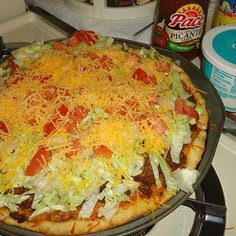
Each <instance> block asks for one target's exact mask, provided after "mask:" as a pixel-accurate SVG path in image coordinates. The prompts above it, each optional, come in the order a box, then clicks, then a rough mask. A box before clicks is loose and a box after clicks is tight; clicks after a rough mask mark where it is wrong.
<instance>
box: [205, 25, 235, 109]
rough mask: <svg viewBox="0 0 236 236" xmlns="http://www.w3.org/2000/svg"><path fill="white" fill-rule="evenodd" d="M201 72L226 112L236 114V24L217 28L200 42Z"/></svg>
mask: <svg viewBox="0 0 236 236" xmlns="http://www.w3.org/2000/svg"><path fill="white" fill-rule="evenodd" d="M202 53H203V56H204V59H203V63H202V70H203V72H204V73H205V75H206V76H207V77H208V78H209V79H210V81H211V82H212V83H213V85H214V86H215V88H216V89H217V91H218V93H219V95H220V96H221V98H222V101H223V103H224V106H225V110H226V111H230V112H236V24H233V25H224V26H218V27H216V28H213V29H211V30H210V31H208V32H207V33H206V35H205V36H204V37H203V40H202Z"/></svg>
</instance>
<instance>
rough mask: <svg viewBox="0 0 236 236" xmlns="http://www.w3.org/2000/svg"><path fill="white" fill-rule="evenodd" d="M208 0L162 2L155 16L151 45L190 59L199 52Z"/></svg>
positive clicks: (170, 0)
mask: <svg viewBox="0 0 236 236" xmlns="http://www.w3.org/2000/svg"><path fill="white" fill-rule="evenodd" d="M208 4H209V2H208V0H195V1H193V0H182V1H178V0H175V1H173V0H160V1H159V3H158V4H157V10H156V14H155V20H154V26H153V33H152V44H153V45H156V46H159V47H162V48H167V49H169V50H171V51H174V52H177V53H180V54H182V55H183V56H184V57H186V58H187V59H189V60H192V59H194V58H195V57H197V56H198V55H199V53H200V48H201V47H200V44H201V40H202V37H203V35H204V33H205V26H206V20H207V10H208Z"/></svg>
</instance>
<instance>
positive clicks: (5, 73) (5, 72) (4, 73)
mask: <svg viewBox="0 0 236 236" xmlns="http://www.w3.org/2000/svg"><path fill="white" fill-rule="evenodd" d="M9 74H10V68H7V69H4V68H2V67H0V86H2V85H3V84H4V82H5V80H7V79H8V77H9Z"/></svg>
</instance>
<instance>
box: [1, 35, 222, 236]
mask: <svg viewBox="0 0 236 236" xmlns="http://www.w3.org/2000/svg"><path fill="white" fill-rule="evenodd" d="M115 41H116V42H118V43H121V44H126V45H127V46H129V47H132V48H142V47H144V48H150V45H147V44H143V43H138V42H134V41H130V40H124V39H118V38H116V39H115ZM154 48H156V50H157V51H158V52H160V53H161V54H163V55H165V56H167V57H169V58H170V59H171V60H172V61H175V62H176V63H177V64H178V65H179V66H180V67H181V68H182V69H183V70H184V71H185V72H186V73H187V74H188V75H189V77H190V78H191V80H192V82H193V83H194V84H195V85H196V86H197V87H198V88H199V90H200V91H203V93H202V96H203V97H204V99H205V101H206V107H207V111H208V112H209V124H208V130H207V140H206V148H205V152H204V154H203V157H202V160H201V162H200V163H199V165H198V168H197V170H198V172H199V173H200V175H199V177H198V179H197V181H196V183H195V184H194V186H193V189H196V188H197V187H198V186H199V185H200V183H201V182H202V180H203V179H204V177H205V176H206V174H207V173H208V170H209V169H210V167H211V163H212V160H213V158H214V154H215V151H216V148H217V145H218V142H219V138H220V135H221V132H222V129H223V125H224V120H225V110H224V105H223V103H222V100H221V98H220V96H219V95H218V92H217V91H216V89H215V87H214V86H213V85H212V83H211V82H210V81H209V79H208V78H207V77H206V76H205V75H204V74H203V73H202V72H201V70H200V69H199V68H198V67H196V66H195V65H194V64H193V63H191V62H190V61H189V60H187V59H185V58H184V57H182V56H181V55H179V54H177V53H174V52H171V51H169V50H166V49H162V48H158V47H154ZM190 195H191V193H185V192H183V191H180V192H178V193H177V194H176V196H174V197H173V198H172V199H171V200H169V201H168V202H167V203H166V205H167V206H168V207H165V208H160V209H157V210H156V211H155V212H152V213H150V214H147V215H144V216H142V217H140V218H138V219H136V220H133V221H131V222H128V223H126V224H123V225H121V226H118V227H115V228H113V229H109V230H106V231H102V232H98V233H90V234H83V235H84V236H95V235H96V236H116V235H117V236H118V235H119V236H128V235H132V234H135V233H137V232H140V231H142V230H144V229H146V228H148V227H150V226H152V225H153V224H155V223H156V222H158V221H160V220H161V219H163V218H164V217H166V216H167V215H169V214H170V213H171V212H172V211H174V210H175V209H176V208H178V207H179V206H180V205H181V204H183V202H184V201H186V199H187V198H188V197H189V196H190ZM0 233H1V234H2V235H4V236H43V235H44V234H42V233H37V232H33V231H29V230H25V229H22V228H19V227H15V226H11V225H7V224H4V223H2V222H0Z"/></svg>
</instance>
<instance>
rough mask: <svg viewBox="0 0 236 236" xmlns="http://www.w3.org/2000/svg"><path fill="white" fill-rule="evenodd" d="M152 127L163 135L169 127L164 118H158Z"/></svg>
mask: <svg viewBox="0 0 236 236" xmlns="http://www.w3.org/2000/svg"><path fill="white" fill-rule="evenodd" d="M152 129H153V131H154V132H156V133H158V134H160V135H162V134H164V133H165V132H166V130H167V129H168V127H167V125H166V124H165V122H164V121H163V120H161V119H157V121H156V122H155V124H154V125H153V127H152Z"/></svg>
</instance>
